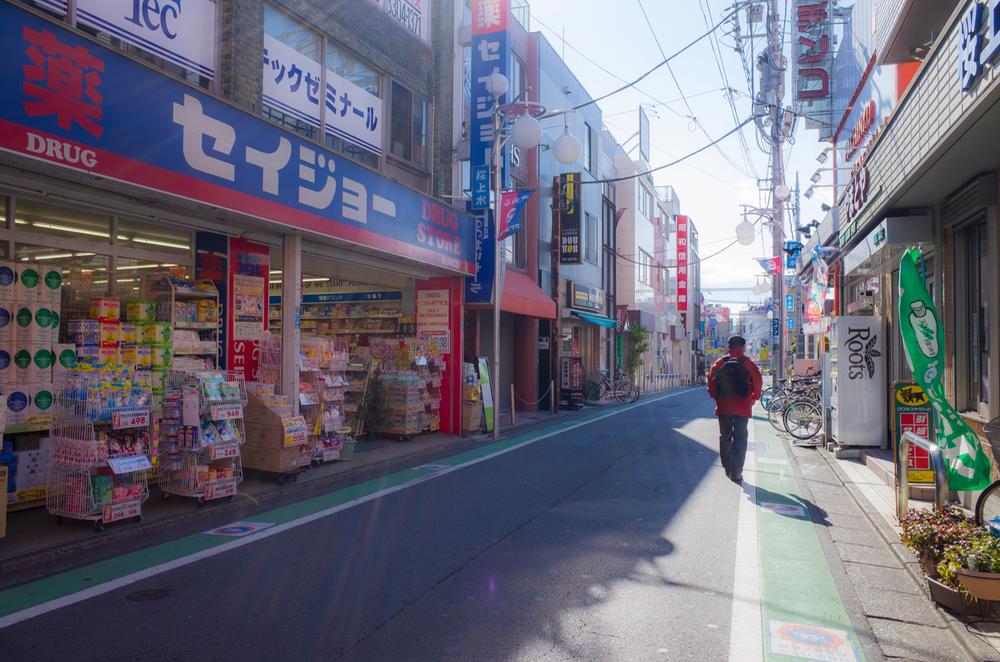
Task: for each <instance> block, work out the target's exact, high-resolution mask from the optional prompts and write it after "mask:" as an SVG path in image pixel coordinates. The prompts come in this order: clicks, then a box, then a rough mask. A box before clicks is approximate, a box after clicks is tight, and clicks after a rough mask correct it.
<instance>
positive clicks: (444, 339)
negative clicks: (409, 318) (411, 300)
mask: <svg viewBox="0 0 1000 662" xmlns="http://www.w3.org/2000/svg"><path fill="white" fill-rule="evenodd" d="M449 303H450V301H449V297H448V290H418V291H417V337H418V338H420V340H422V341H425V342H429V343H432V344H434V345H436V346H437V348H438V351H440V353H442V354H447V353H448V352H450V351H451V332H450V328H449V323H448V322H449V320H448V308H449Z"/></svg>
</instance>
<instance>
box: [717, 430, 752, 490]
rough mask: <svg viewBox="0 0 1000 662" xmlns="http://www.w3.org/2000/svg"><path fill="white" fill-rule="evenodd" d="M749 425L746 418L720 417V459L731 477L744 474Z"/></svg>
mask: <svg viewBox="0 0 1000 662" xmlns="http://www.w3.org/2000/svg"><path fill="white" fill-rule="evenodd" d="M749 423H750V419H749V418H747V417H746V416H719V458H720V459H721V460H722V468H723V469H725V470H726V474H727V475H729V476H737V475H740V474H742V473H743V462H744V460H746V457H747V425H748V424H749Z"/></svg>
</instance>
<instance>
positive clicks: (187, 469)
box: [160, 370, 247, 506]
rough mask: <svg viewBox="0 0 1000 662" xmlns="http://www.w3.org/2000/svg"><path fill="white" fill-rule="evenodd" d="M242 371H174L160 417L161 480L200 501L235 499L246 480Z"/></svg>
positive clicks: (171, 490) (167, 489)
mask: <svg viewBox="0 0 1000 662" xmlns="http://www.w3.org/2000/svg"><path fill="white" fill-rule="evenodd" d="M246 404H247V392H246V384H245V382H244V380H243V373H241V372H235V371H220V370H211V371H202V372H171V373H169V374H168V375H167V384H166V389H165V393H164V398H163V406H162V413H161V418H160V456H161V457H160V470H161V472H162V473H163V476H164V479H163V481H162V482H161V483H160V489H161V490H162V492H163V498H164V499H167V498H169V496H170V495H171V494H173V495H177V496H182V497H188V498H193V499H196V500H197V502H198V505H199V506H201V505H204V504H205V503H206V502H207V501H213V500H218V499H227V500H230V501H231V500H232V498H233V497H234V496H235V495H236V493H237V490H238V486H239V484H240V483H241V482H242V481H243V463H242V459H241V457H240V446H242V445H243V443H244V442H245V441H246V432H245V428H244V423H243V408H244V407H246Z"/></svg>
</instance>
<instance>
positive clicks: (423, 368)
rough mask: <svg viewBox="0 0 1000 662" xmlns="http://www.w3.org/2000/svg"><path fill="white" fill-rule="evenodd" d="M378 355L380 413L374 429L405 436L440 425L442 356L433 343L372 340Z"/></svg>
mask: <svg viewBox="0 0 1000 662" xmlns="http://www.w3.org/2000/svg"><path fill="white" fill-rule="evenodd" d="M372 347H373V352H374V353H375V354H376V355H377V356H378V357H379V358H381V359H382V361H383V369H382V371H381V372H380V374H379V377H378V389H379V394H380V397H379V400H380V402H381V405H382V408H383V415H382V416H380V418H379V420H378V425H377V426H376V432H378V433H380V434H382V435H386V436H390V437H398V438H399V439H400V440H403V439H409V438H410V437H413V436H415V435H418V434H423V433H427V432H437V431H438V430H440V429H441V383H442V378H443V372H444V367H445V361H444V357H443V356H441V354H440V353H439V352H437V351H436V348H435V346H434V345H432V344H430V343H426V342H422V341H419V340H414V339H404V340H395V339H393V340H380V341H375V342H373V343H372Z"/></svg>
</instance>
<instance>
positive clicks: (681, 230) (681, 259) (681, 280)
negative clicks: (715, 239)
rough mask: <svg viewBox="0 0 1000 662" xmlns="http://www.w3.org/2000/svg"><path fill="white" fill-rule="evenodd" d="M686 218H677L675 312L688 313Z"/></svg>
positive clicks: (687, 222)
mask: <svg viewBox="0 0 1000 662" xmlns="http://www.w3.org/2000/svg"><path fill="white" fill-rule="evenodd" d="M688 225H689V221H688V217H687V216H678V217H677V312H679V313H686V312H687V311H688V266H689V261H688V236H689V235H688Z"/></svg>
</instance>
